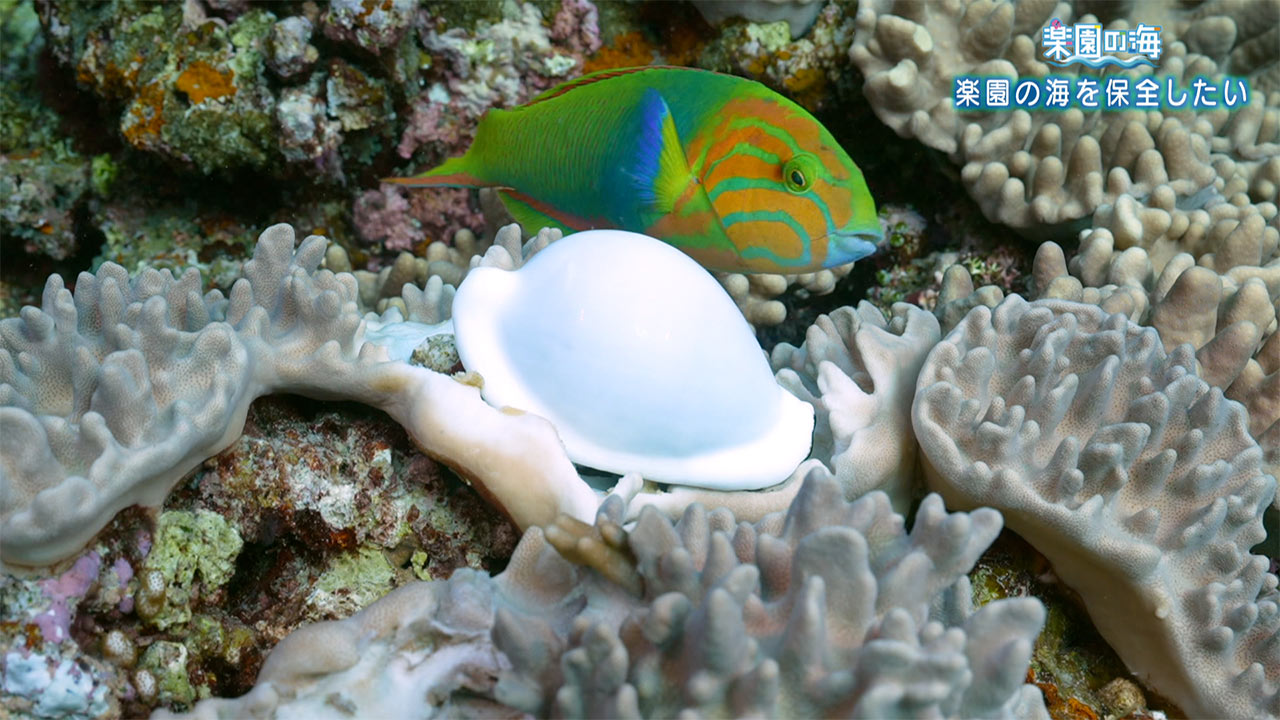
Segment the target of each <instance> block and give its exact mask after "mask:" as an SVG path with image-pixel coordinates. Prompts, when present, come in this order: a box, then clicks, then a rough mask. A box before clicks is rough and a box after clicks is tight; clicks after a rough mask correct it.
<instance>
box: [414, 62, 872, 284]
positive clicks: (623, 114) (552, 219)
mask: <svg viewBox="0 0 1280 720" xmlns="http://www.w3.org/2000/svg"><path fill="white" fill-rule="evenodd" d="M388 181H389V182H396V183H401V184H404V185H409V186H415V187H421V186H435V187H467V188H485V187H488V188H495V189H496V190H497V191H498V193H499V196H500V197H501V199H502V202H503V205H505V206H506V208H507V210H508V211H510V213H511V215H512V216H513V217H514V218H515V219H516V221H517V222H519V223H520V224H521V225H523V226H524V227H525V228H526V229H537V228H541V227H544V226H545V227H554V228H559V229H561V230H563V231H565V232H566V233H567V232H573V231H577V230H588V229H592V228H617V229H622V230H631V231H633V232H640V233H644V234H646V235H650V236H653V237H656V238H659V239H661V240H664V241H666V242H668V243H670V244H671V245H674V246H675V247H677V248H679V249H681V250H683V251H684V252H686V253H688V254H689V255H690V256H692V257H693V258H694V259H695V260H697V261H698V262H700V263H701V264H702V265H703V266H704V267H706V268H709V269H712V270H725V271H734V272H773V273H803V272H811V271H814V270H817V269H819V268H824V267H833V266H836V265H843V264H845V263H850V262H853V261H855V260H858V259H860V258H864V257H866V256H867V255H870V254H871V253H872V252H873V251H874V250H875V247H876V245H875V243H876V241H878V240H879V239H880V238H881V236H882V234H881V229H880V223H879V220H878V219H877V217H876V208H875V201H874V200H872V198H871V193H870V192H869V191H868V190H867V184H866V181H865V180H864V179H863V177H862V172H861V171H860V170H859V169H858V167H857V166H856V165H854V163H853V160H851V159H850V158H849V155H848V153H846V152H845V151H844V149H843V148H841V147H840V145H839V143H837V142H836V140H835V138H833V137H832V136H831V133H830V132H828V131H827V129H826V128H825V127H823V126H822V124H821V123H820V122H818V120H817V119H815V118H814V117H813V116H812V115H810V114H809V113H808V112H807V111H805V110H804V108H802V107H800V106H799V105H797V104H795V103H794V102H792V101H790V100H788V99H787V98H785V97H783V96H782V95H779V94H778V93H776V92H774V91H772V90H770V89H769V88H767V87H765V86H764V85H761V84H760V83H757V82H754V81H751V80H747V79H744V78H740V77H735V76H732V75H723V74H720V73H714V72H709V71H705V70H696V69H692V68H679V67H661V66H649V67H637V68H624V69H617V70H603V71H600V72H596V73H592V74H589V75H584V76H582V77H580V78H577V79H575V80H571V81H569V82H566V83H564V84H562V85H559V86H557V87H555V88H552V89H550V90H548V91H546V92H544V93H542V94H541V95H539V96H537V97H535V98H534V99H532V100H530V101H529V102H528V103H526V104H524V105H521V106H519V107H516V108H512V109H509V110H497V109H494V110H490V111H489V112H488V113H487V114H486V115H485V116H484V117H483V118H481V120H480V123H479V125H478V126H477V128H476V136H475V140H474V141H473V142H472V143H471V146H470V148H468V150H467V151H466V153H465V154H463V155H462V156H461V157H456V158H452V159H450V160H447V161H445V162H444V163H443V164H442V165H440V166H439V167H436V168H434V169H432V170H428V171H427V172H424V173H422V174H421V175H417V176H415V177H409V178H389V179H388Z"/></svg>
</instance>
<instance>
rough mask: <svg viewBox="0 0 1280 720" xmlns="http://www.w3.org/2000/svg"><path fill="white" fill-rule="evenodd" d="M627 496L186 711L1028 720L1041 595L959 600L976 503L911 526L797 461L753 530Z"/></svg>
mask: <svg viewBox="0 0 1280 720" xmlns="http://www.w3.org/2000/svg"><path fill="white" fill-rule="evenodd" d="M626 513H627V510H626V508H625V507H624V503H622V502H620V498H616V497H615V498H614V500H613V501H611V502H609V503H607V504H606V506H605V509H604V511H603V513H602V515H601V517H600V519H599V520H598V521H597V525H596V526H595V527H594V528H592V527H591V526H585V525H582V524H581V523H576V522H575V521H572V520H571V519H562V520H561V521H558V522H557V524H556V525H554V526H552V527H550V528H548V529H547V530H546V531H545V535H544V532H543V531H540V530H538V529H532V530H530V531H528V532H527V533H526V534H525V537H524V538H523V540H522V541H521V543H520V545H519V546H518V547H517V549H516V552H515V554H514V555H513V556H512V560H511V564H510V565H509V566H508V568H507V570H506V571H504V572H503V573H502V574H501V575H499V576H497V577H489V576H487V575H483V574H479V573H475V572H471V571H459V572H457V573H455V574H454V575H453V577H451V578H450V579H449V580H447V581H434V582H430V583H416V584H413V585H409V586H406V587H403V588H400V589H398V590H396V591H394V592H392V593H391V594H389V595H388V596H387V597H385V598H383V599H382V600H380V601H378V602H377V603H374V604H373V605H371V606H369V607H368V608H366V609H365V610H363V611H361V612H359V613H357V614H356V615H353V616H352V617H351V618H348V619H346V620H342V621H338V622H330V623H320V624H316V625H312V626H308V627H306V628H303V629H301V630H299V631H298V632H295V633H294V634H293V635H291V636H289V637H288V638H286V639H285V640H284V641H282V642H281V643H280V645H279V646H277V648H276V650H275V651H273V653H272V654H271V656H270V657H269V658H268V659H267V662H266V663H265V664H264V666H263V669H262V673H261V674H260V676H259V682H258V684H257V686H255V688H254V689H253V690H252V691H251V692H250V693H249V694H247V695H245V696H243V697H241V698H238V699H235V700H223V699H211V700H204V701H201V702H200V703H199V704H197V705H196V706H195V709H194V712H193V716H195V717H220V716H227V715H244V714H249V713H252V714H256V715H263V714H272V713H282V712H286V713H287V712H291V711H298V712H314V711H315V710H316V709H317V708H319V707H321V704H323V705H326V706H333V705H336V706H338V707H340V708H343V709H345V711H347V712H349V713H355V714H363V715H370V714H372V715H378V714H385V713H386V712H390V711H392V709H396V710H398V711H400V712H403V710H404V708H408V707H413V708H418V710H419V712H422V713H423V714H425V715H436V714H441V715H455V714H459V713H463V712H466V711H467V710H470V711H472V712H475V711H479V710H481V709H483V710H484V711H486V712H487V713H490V714H492V713H494V712H499V711H501V712H511V711H512V710H517V711H522V712H530V713H538V714H547V713H548V712H549V711H554V712H555V713H556V714H560V715H571V716H602V715H608V716H622V715H626V716H640V715H645V716H673V715H676V714H679V713H681V711H683V712H684V713H690V712H697V713H698V714H712V715H743V714H753V715H771V714H778V713H785V714H788V715H797V716H809V715H823V716H830V715H833V714H848V713H852V714H866V715H873V716H886V715H890V714H893V715H897V714H911V715H921V714H938V715H942V716H961V717H1047V715H1046V713H1045V710H1044V706H1043V702H1042V699H1041V697H1040V694H1039V691H1038V690H1036V689H1035V688H1034V687H1032V686H1027V685H1024V684H1023V674H1024V672H1025V668H1026V664H1027V660H1028V658H1029V654H1030V647H1031V641H1032V638H1033V637H1034V635H1035V633H1036V632H1037V631H1038V629H1039V626H1040V624H1041V623H1042V622H1043V609H1042V607H1041V606H1040V604H1039V603H1038V602H1036V601H1034V600H1026V599H1023V600H1003V601H997V602H995V603H992V604H989V605H987V606H986V607H984V608H981V609H978V610H977V611H976V612H975V611H974V610H973V608H972V607H971V605H970V603H969V599H968V593H969V585H968V582H967V581H966V580H965V579H964V578H963V573H964V572H965V571H966V570H967V569H968V568H969V567H970V566H971V565H972V564H973V562H974V560H975V559H976V558H977V556H978V554H979V553H980V552H981V550H982V549H983V548H984V547H985V546H986V545H987V544H988V543H989V542H990V541H991V540H992V538H994V536H995V534H996V532H998V530H999V527H1000V521H999V516H998V515H996V514H995V513H993V512H990V511H977V512H974V513H972V514H969V515H963V514H955V515H948V514H947V513H946V512H945V511H943V510H942V507H941V503H940V502H939V500H938V498H936V497H932V498H929V499H927V500H926V501H925V503H924V505H923V506H922V509H921V512H920V514H919V516H918V519H917V521H916V524H915V526H914V528H913V530H912V531H911V533H910V534H908V533H906V532H905V530H904V524H903V520H902V518H901V517H900V516H897V515H895V514H894V513H893V512H892V510H891V509H890V508H889V504H888V501H887V499H886V498H885V496H883V495H881V494H877V493H873V494H871V495H868V496H866V497H864V498H862V499H860V500H858V501H855V502H852V503H849V502H846V501H845V500H843V498H842V491H841V489H840V487H839V486H838V484H836V483H835V482H833V481H831V480H829V479H823V478H821V477H815V478H812V479H810V480H808V481H807V482H806V483H805V485H804V488H803V489H802V490H801V492H800V494H799V495H798V496H797V499H796V502H795V504H794V505H793V506H792V508H791V509H790V511H789V512H788V513H787V514H786V515H785V516H784V515H782V514H780V513H779V514H774V515H771V516H770V517H768V518H766V519H765V520H763V521H761V522H760V523H757V524H755V525H750V524H746V523H737V522H736V520H735V519H734V517H733V515H732V514H730V513H728V512H726V511H724V510H718V511H715V512H708V511H707V510H705V509H704V508H702V507H701V506H693V507H691V508H689V509H688V510H687V511H686V512H685V513H684V515H683V517H682V518H681V520H680V521H679V522H677V523H672V521H670V520H668V519H666V518H664V517H662V516H661V515H659V514H658V513H655V512H653V511H652V510H649V511H646V512H644V513H642V515H641V519H640V521H639V522H638V524H637V525H636V527H635V528H634V529H633V530H631V531H623V530H622V529H621V527H620V526H619V525H618V523H619V522H620V521H621V519H622V517H623V516H624V515H625V514H626ZM548 540H550V541H551V542H550V543H548ZM553 545H554V546H555V547H557V548H561V547H566V546H571V547H574V548H578V549H579V550H581V549H587V551H586V554H585V555H584V554H583V553H582V552H581V551H569V552H570V555H572V556H574V557H575V558H577V559H579V560H582V561H586V562H587V564H586V565H585V566H583V567H575V566H574V565H571V564H570V563H568V562H566V561H565V560H564V559H562V558H560V557H559V556H557V554H556V553H555V551H554V550H553V547H552V546H553ZM590 548H600V550H599V551H598V552H596V551H592V550H590ZM592 558H595V559H594V560H593V559H592ZM610 558H612V561H611V560H610ZM611 562H612V565H613V566H614V567H613V568H612V569H610V563H611ZM619 564H621V567H618V565H619ZM618 572H622V573H623V574H624V575H625V576H626V577H630V578H632V579H633V581H634V582H633V583H631V584H630V585H628V586H619V585H617V584H615V582H614V580H611V579H610V577H611V575H613V576H616V575H617V573H618ZM628 587H629V588H630V590H638V594H634V595H633V594H631V592H630V591H629V590H628ZM676 638H681V640H680V641H676ZM157 717H161V718H164V717H171V716H170V715H169V714H168V713H165V712H163V711H161V712H160V713H158V715H157Z"/></svg>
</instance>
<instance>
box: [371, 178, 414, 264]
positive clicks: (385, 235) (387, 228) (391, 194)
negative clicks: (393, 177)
mask: <svg viewBox="0 0 1280 720" xmlns="http://www.w3.org/2000/svg"><path fill="white" fill-rule="evenodd" d="M354 215H355V225H356V230H357V231H358V232H359V233H360V237H361V238H363V239H364V241H365V242H367V243H369V244H371V245H378V244H381V245H382V247H383V248H385V249H387V250H408V249H410V248H412V247H413V246H414V245H415V244H416V243H419V242H421V241H422V239H423V237H424V235H423V234H422V229H421V228H420V227H419V226H418V223H417V222H416V221H415V220H413V219H412V218H410V217H409V201H408V200H407V199H406V198H405V192H404V191H403V190H400V189H398V188H393V187H391V186H388V185H383V186H382V187H381V188H379V189H377V190H369V191H367V192H364V193H361V195H360V197H358V198H356V204H355V208H354Z"/></svg>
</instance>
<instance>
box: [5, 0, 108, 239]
mask: <svg viewBox="0 0 1280 720" xmlns="http://www.w3.org/2000/svg"><path fill="white" fill-rule="evenodd" d="M0 48H3V49H0V197H3V198H5V202H4V204H3V205H0V237H3V238H5V239H6V240H9V241H16V242H15V247H14V250H17V243H18V242H20V244H21V248H22V249H23V250H25V251H26V252H27V253H30V254H36V253H43V254H45V255H48V256H49V257H51V258H53V259H55V260H62V259H65V258H67V257H70V256H72V255H73V254H75V252H76V250H77V249H80V248H79V246H78V244H77V241H76V238H77V235H76V226H75V214H76V212H77V210H79V209H81V208H83V207H85V206H86V205H88V204H89V203H90V202H91V201H92V200H93V199H94V198H95V196H97V195H105V194H106V193H105V189H104V188H101V187H99V185H98V184H97V183H95V182H93V180H94V177H93V175H92V173H91V165H90V163H91V162H95V163H101V161H100V160H98V159H97V158H94V159H93V161H90V159H89V158H86V157H85V156H84V155H82V154H81V153H80V152H77V151H76V149H75V148H74V147H73V144H72V143H71V142H70V141H69V140H68V139H67V138H65V137H62V136H61V135H60V134H59V133H58V132H57V131H56V129H57V127H58V125H59V119H58V116H57V114H56V113H54V112H53V111H52V110H51V109H49V108H48V107H46V106H45V105H44V104H43V103H41V102H40V101H39V97H40V88H41V80H40V78H39V70H38V67H37V65H38V63H37V58H38V57H39V55H40V53H41V52H42V50H43V49H44V38H43V36H42V35H41V34H40V24H39V20H38V18H37V17H36V14H35V11H34V10H33V9H32V7H31V5H30V4H29V3H20V2H4V3H0Z"/></svg>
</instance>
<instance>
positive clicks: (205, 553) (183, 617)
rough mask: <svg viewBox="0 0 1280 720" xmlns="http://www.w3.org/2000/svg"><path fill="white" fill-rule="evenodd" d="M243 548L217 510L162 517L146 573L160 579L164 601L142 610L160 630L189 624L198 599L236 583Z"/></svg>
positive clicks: (141, 605) (178, 512) (145, 563)
mask: <svg viewBox="0 0 1280 720" xmlns="http://www.w3.org/2000/svg"><path fill="white" fill-rule="evenodd" d="M243 544H244V543H243V541H242V540H241V539H240V534H239V533H238V532H236V529H235V528H234V527H232V526H231V525H230V524H229V523H228V522H227V521H226V519H225V518H223V517H222V516H221V515H219V514H217V513H215V512H210V511H208V510H195V511H186V510H171V511H169V512H165V513H161V515H160V519H159V520H158V521H157V523H156V531H155V540H154V544H153V545H152V547H151V552H150V553H149V554H148V555H147V558H146V560H145V561H143V564H142V570H141V571H142V573H158V574H159V575H160V577H161V578H162V580H163V587H164V591H163V597H162V598H159V599H160V600H161V602H158V603H154V604H151V603H139V604H138V610H139V612H140V613H144V612H145V614H146V616H147V617H146V618H145V619H146V620H147V621H149V622H150V623H151V624H152V625H154V626H155V627H156V628H158V629H160V630H164V629H167V628H169V627H172V626H175V625H183V624H186V623H188V622H189V621H190V620H191V618H192V610H191V604H192V601H193V600H195V599H197V598H199V597H201V596H208V595H212V594H214V593H215V592H217V591H218V589H219V588H221V587H222V586H223V585H225V584H226V583H227V581H228V580H230V579H231V576H232V574H234V572H235V559H236V557H237V556H238V555H239V554H240V549H241V547H243ZM144 608H145V610H144Z"/></svg>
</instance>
